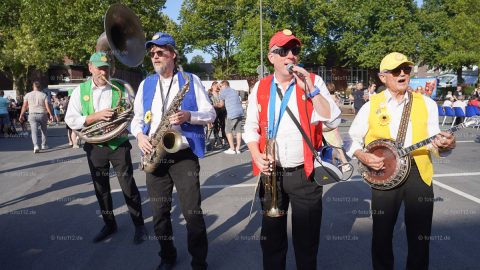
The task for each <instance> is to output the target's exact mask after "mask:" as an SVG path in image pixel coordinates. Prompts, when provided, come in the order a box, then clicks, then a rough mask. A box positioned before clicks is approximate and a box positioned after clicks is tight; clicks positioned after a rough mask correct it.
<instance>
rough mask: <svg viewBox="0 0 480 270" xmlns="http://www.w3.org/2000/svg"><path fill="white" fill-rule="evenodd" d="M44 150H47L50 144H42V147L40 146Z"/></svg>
mask: <svg viewBox="0 0 480 270" xmlns="http://www.w3.org/2000/svg"><path fill="white" fill-rule="evenodd" d="M40 149H42V150H47V149H48V145H42V147H41V148H40Z"/></svg>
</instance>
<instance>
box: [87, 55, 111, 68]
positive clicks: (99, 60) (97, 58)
mask: <svg viewBox="0 0 480 270" xmlns="http://www.w3.org/2000/svg"><path fill="white" fill-rule="evenodd" d="M90 63H92V64H93V65H94V66H96V67H110V62H109V57H108V55H107V54H106V53H104V52H96V53H94V54H92V56H90Z"/></svg>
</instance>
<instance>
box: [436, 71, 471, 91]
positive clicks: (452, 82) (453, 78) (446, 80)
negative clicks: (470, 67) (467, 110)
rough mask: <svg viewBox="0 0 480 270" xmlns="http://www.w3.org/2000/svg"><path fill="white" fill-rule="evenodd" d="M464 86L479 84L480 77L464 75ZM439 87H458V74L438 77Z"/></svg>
mask: <svg viewBox="0 0 480 270" xmlns="http://www.w3.org/2000/svg"><path fill="white" fill-rule="evenodd" d="M462 78H463V81H464V84H466V85H475V84H477V82H478V76H473V75H462ZM437 79H438V87H442V88H443V87H457V75H456V74H443V75H440V76H438V77H437Z"/></svg>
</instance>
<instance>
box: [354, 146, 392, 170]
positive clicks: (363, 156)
mask: <svg viewBox="0 0 480 270" xmlns="http://www.w3.org/2000/svg"><path fill="white" fill-rule="evenodd" d="M355 156H356V157H357V158H358V160H360V162H362V163H363V164H365V166H367V167H369V168H371V169H373V170H375V171H378V170H381V169H385V167H384V164H383V160H384V158H383V157H378V156H376V155H374V154H372V153H365V152H362V151H361V150H358V151H356V152H355Z"/></svg>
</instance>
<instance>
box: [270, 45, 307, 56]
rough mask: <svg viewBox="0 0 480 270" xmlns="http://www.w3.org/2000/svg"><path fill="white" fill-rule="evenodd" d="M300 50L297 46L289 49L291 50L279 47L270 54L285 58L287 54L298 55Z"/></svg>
mask: <svg viewBox="0 0 480 270" xmlns="http://www.w3.org/2000/svg"><path fill="white" fill-rule="evenodd" d="M300 50H301V48H300V47H299V46H295V47H291V48H283V47H279V48H276V49H275V50H273V51H272V53H275V54H278V55H280V56H281V57H285V56H287V55H288V52H292V54H293V55H298V54H299V53H300Z"/></svg>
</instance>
